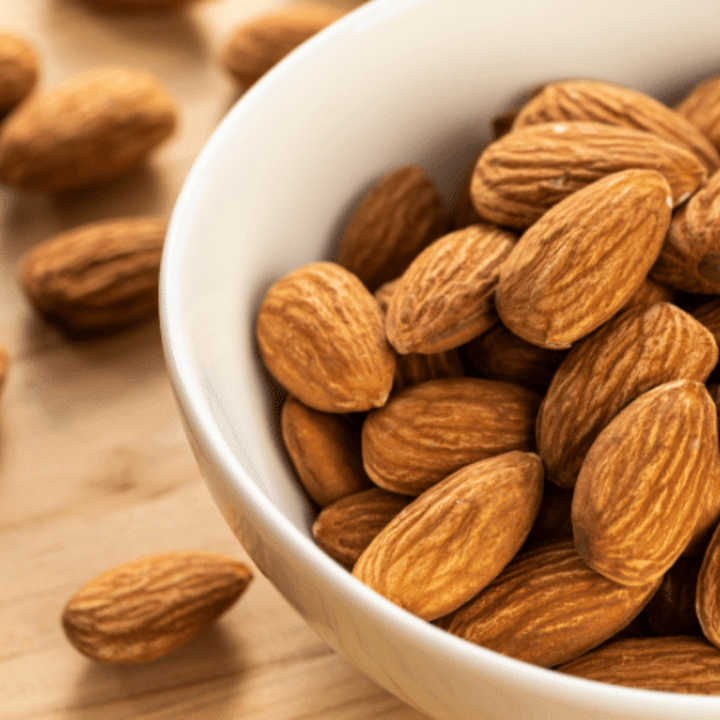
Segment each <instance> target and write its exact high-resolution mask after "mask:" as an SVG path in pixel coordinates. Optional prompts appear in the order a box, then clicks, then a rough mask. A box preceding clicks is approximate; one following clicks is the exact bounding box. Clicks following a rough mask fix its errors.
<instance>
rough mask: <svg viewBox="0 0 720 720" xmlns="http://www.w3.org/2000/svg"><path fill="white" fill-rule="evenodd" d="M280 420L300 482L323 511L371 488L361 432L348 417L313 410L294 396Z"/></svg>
mask: <svg viewBox="0 0 720 720" xmlns="http://www.w3.org/2000/svg"><path fill="white" fill-rule="evenodd" d="M280 420H281V428H282V436H283V440H284V442H285V447H286V448H287V451H288V454H289V455H290V458H291V460H292V463H293V465H294V467H295V470H296V471H297V474H298V476H299V478H300V481H301V482H302V484H303V486H304V487H305V489H306V490H307V492H308V495H310V497H311V498H312V499H313V500H314V501H315V502H316V503H317V504H318V505H319V506H320V507H325V506H326V505H330V504H331V503H334V502H336V501H337V500H340V498H343V497H345V496H346V495H351V494H353V493H357V492H360V491H361V490H366V489H367V488H369V487H370V479H369V478H368V476H367V475H366V473H365V470H364V468H363V463H362V455H361V453H360V432H359V430H357V429H356V428H355V424H354V423H353V421H352V420H351V419H350V418H349V417H348V416H346V415H341V414H339V413H324V412H321V411H319V410H313V409H312V408H309V407H308V406H307V405H304V404H303V403H301V402H300V401H299V400H298V399H296V398H294V397H292V396H290V397H288V398H287V400H286V401H285V405H284V406H283V409H282V414H281V418H280Z"/></svg>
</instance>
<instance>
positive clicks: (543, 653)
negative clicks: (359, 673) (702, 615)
mask: <svg viewBox="0 0 720 720" xmlns="http://www.w3.org/2000/svg"><path fill="white" fill-rule="evenodd" d="M658 584H659V581H658V582H654V583H650V584H647V585H644V586H639V587H624V586H622V585H619V584H617V583H614V582H612V581H611V580H608V579H607V578H605V577H603V576H602V575H600V574H599V573H596V572H594V571H593V570H591V569H590V568H589V567H588V566H587V565H586V564H585V563H584V562H583V561H582V560H581V559H580V557H579V556H578V554H577V551H576V550H575V548H574V546H573V543H572V542H560V543H553V544H552V545H549V546H544V547H540V548H537V549H535V550H530V551H528V552H526V553H522V554H520V555H518V556H517V557H516V558H515V559H514V560H513V561H512V562H511V563H510V564H509V565H508V566H507V567H506V568H505V569H504V570H503V572H501V573H500V575H499V576H498V577H497V578H496V579H495V580H494V581H493V582H492V583H491V584H490V585H488V586H487V587H486V588H485V590H483V591H482V592H481V593H480V594H479V595H478V596H477V597H475V598H473V599H472V600H470V601H469V602H468V603H466V604H465V605H463V606H462V607H461V608H459V609H458V610H456V611H455V612H453V613H450V614H449V615H447V616H445V617H443V618H441V619H440V620H439V621H438V622H437V625H438V626H439V627H441V628H442V629H444V630H447V631H448V632H450V633H452V634H453V635H457V636H459V637H461V638H464V639H465V640H468V641H470V642H472V643H475V644H477V645H482V646H483V647H486V648H489V649H490V650H495V651H496V652H499V653H502V654H503V655H509V656H510V657H514V658H517V659H518V660H524V661H525V662H529V663H533V664H535V665H541V666H543V667H553V666H554V665H558V664H560V663H565V662H568V661H570V660H572V659H574V658H576V657H579V656H580V655H583V654H584V653H586V652H588V651H589V650H591V649H592V648H595V647H597V646H598V645H600V644H601V643H603V642H604V641H605V640H607V639H608V638H610V637H612V636H613V635H614V634H615V633H617V632H619V631H620V630H622V629H623V628H624V627H626V626H627V625H628V624H629V623H630V622H631V621H632V620H633V618H635V617H636V616H637V615H638V614H639V613H640V612H641V611H642V609H643V607H644V606H645V605H646V603H647V602H648V600H649V599H650V597H652V594H653V593H654V592H655V590H656V589H657V587H658Z"/></svg>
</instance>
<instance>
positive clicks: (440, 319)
mask: <svg viewBox="0 0 720 720" xmlns="http://www.w3.org/2000/svg"><path fill="white" fill-rule="evenodd" d="M515 241H516V237H515V236H514V235H513V234H512V233H510V232H508V231H506V230H502V229H501V228H499V227H496V226H495V225H491V224H489V223H481V224H477V225H470V226H469V227H466V228H463V229H462V230H456V231H455V232H452V233H450V234H448V235H445V236H444V237H442V238H440V239H438V240H436V241H435V242H434V243H432V245H430V246H429V247H427V248H426V249H425V250H423V251H422V252H421V253H420V255H418V256H417V257H416V258H415V260H413V262H412V263H411V264H410V267H408V269H407V270H406V271H405V272H404V273H403V275H402V277H401V278H400V279H399V280H398V282H397V284H396V286H395V290H394V292H393V294H392V297H391V298H390V302H389V303H388V310H387V315H386V318H385V332H386V334H387V338H388V340H389V341H390V344H391V345H392V346H393V347H394V348H395V350H397V351H398V352H399V353H410V352H415V353H418V352H419V353H437V352H443V351H445V350H452V349H453V348H457V347H460V345H464V344H465V343H466V342H468V341H469V340H471V339H472V338H474V337H477V336H478V335H480V334H482V333H483V332H484V331H485V330H487V329H488V328H489V327H492V325H494V324H495V323H496V322H497V315H496V313H495V308H494V303H493V296H494V292H495V286H496V285H497V283H498V279H499V277H500V266H501V265H502V263H503V261H504V260H505V258H506V257H507V256H508V255H509V254H510V251H511V250H512V248H513V247H514V245H515Z"/></svg>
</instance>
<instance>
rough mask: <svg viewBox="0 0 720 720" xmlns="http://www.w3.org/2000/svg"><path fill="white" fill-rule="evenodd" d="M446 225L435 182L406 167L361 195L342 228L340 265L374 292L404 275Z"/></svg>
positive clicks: (387, 176) (382, 179)
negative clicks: (359, 200)
mask: <svg viewBox="0 0 720 720" xmlns="http://www.w3.org/2000/svg"><path fill="white" fill-rule="evenodd" d="M447 227H448V220H447V218H446V217H445V211H444V209H443V204H442V199H441V198H440V195H439V193H438V191H437V190H436V188H435V185H434V184H433V181H432V180H431V179H430V177H429V176H428V175H427V173H425V172H424V171H423V170H422V169H420V168H419V167H416V166H415V165H404V166H402V167H399V168H396V169H395V170H392V171H391V172H389V173H387V174H386V175H384V176H383V177H382V178H380V179H379V180H378V181H377V182H376V183H375V184H374V185H373V186H372V187H371V188H370V189H369V190H368V191H367V193H366V194H365V195H364V196H363V198H362V200H361V202H360V204H359V205H358V207H357V209H356V210H355V212H354V213H353V215H352V217H351V218H350V220H349V221H348V223H347V225H346V226H345V228H344V230H343V233H342V236H341V238H340V245H339V247H338V251H337V262H338V263H339V264H340V265H342V266H343V267H345V268H347V269H348V270H350V271H351V272H353V273H355V274H356V275H357V276H358V277H359V278H360V279H361V280H362V281H363V282H364V283H365V284H366V285H367V287H368V288H370V290H372V291H375V290H376V289H377V288H379V287H380V286H381V285H383V284H384V283H386V282H388V281H390V280H394V279H395V278H398V277H400V275H402V274H403V272H405V270H406V269H407V267H408V265H410V263H411V262H412V261H413V259H414V258H415V257H416V256H417V255H418V254H419V253H420V252H421V251H422V250H424V249H425V248H426V247H427V246H428V245H430V243H431V242H433V240H436V239H437V238H439V237H441V236H442V235H444V234H445V233H446V232H447Z"/></svg>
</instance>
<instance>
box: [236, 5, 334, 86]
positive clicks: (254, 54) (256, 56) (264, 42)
mask: <svg viewBox="0 0 720 720" xmlns="http://www.w3.org/2000/svg"><path fill="white" fill-rule="evenodd" d="M343 15H344V12H342V11H341V10H339V9H337V8H333V7H331V6H329V5H323V4H321V3H300V4H297V5H293V6H291V7H288V8H282V9H280V10H277V11H275V12H271V13H265V14H263V15H259V16H258V17H255V18H252V19H250V20H248V21H247V22H244V23H243V24H242V25H240V26H239V27H237V28H236V29H235V30H234V31H233V33H232V34H231V35H230V37H229V38H228V39H227V41H226V43H225V47H224V49H223V51H222V61H223V64H224V65H225V68H226V69H227V70H228V72H230V74H231V75H232V76H233V77H234V78H235V79H236V80H237V81H238V82H239V83H240V84H241V85H242V86H243V87H245V88H248V87H250V86H251V85H253V84H254V83H255V82H257V80H259V79H260V78H261V77H262V76H263V75H264V74H265V73H266V72H267V71H268V70H270V68H272V67H273V66H275V65H277V63H279V62H280V60H282V59H283V58H284V57H285V56H286V55H289V54H290V52H292V51H293V50H294V49H295V48H296V47H298V46H299V45H301V44H302V43H304V42H305V41H306V40H308V39H310V38H311V37H312V36H313V35H316V34H317V33H319V32H320V31H321V30H323V29H324V28H326V27H327V26H328V25H331V24H332V23H333V22H335V21H336V20H338V19H339V18H341V17H342V16H343Z"/></svg>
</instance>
